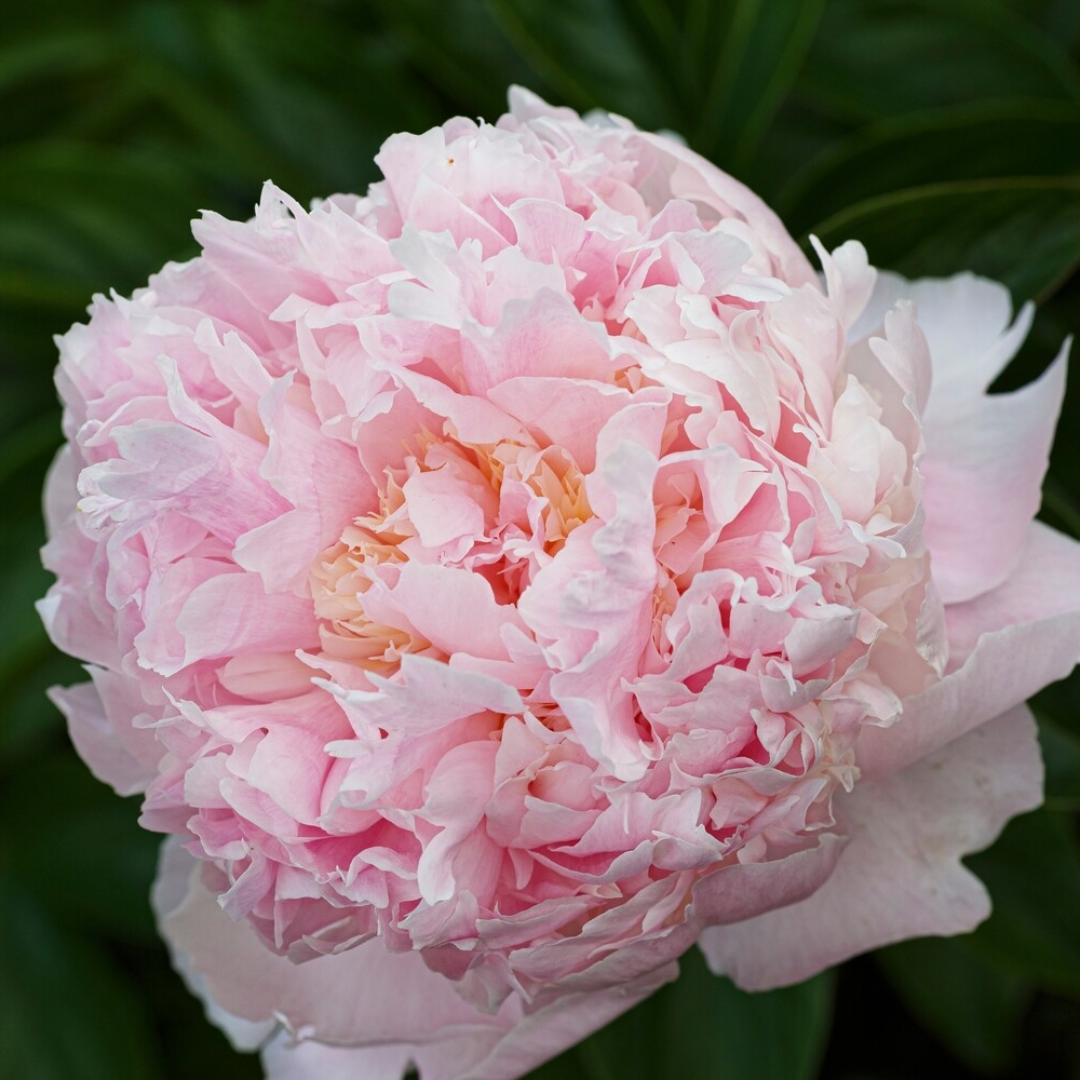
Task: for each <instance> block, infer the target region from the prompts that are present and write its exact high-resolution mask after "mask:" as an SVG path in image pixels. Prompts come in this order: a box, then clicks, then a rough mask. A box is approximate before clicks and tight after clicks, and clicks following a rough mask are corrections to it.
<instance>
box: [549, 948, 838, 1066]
mask: <svg viewBox="0 0 1080 1080" xmlns="http://www.w3.org/2000/svg"><path fill="white" fill-rule="evenodd" d="M679 966H680V975H679V978H678V979H677V980H676V981H675V982H674V983H670V984H668V985H667V986H665V987H663V988H662V989H661V990H659V991H658V992H657V993H656V994H654V995H653V996H652V997H651V998H649V999H648V1000H647V1001H644V1002H642V1004H640V1005H638V1006H637V1007H636V1008H634V1009H632V1010H631V1011H630V1012H628V1013H625V1014H624V1015H623V1016H621V1017H619V1018H618V1019H617V1020H615V1021H614V1022H613V1023H611V1024H609V1025H608V1026H607V1027H606V1028H604V1029H603V1030H602V1031H599V1032H597V1033H596V1034H595V1035H593V1036H591V1037H590V1038H588V1039H586V1040H585V1041H584V1042H583V1043H581V1044H580V1045H579V1046H577V1047H576V1048H575V1049H574V1050H572V1051H570V1052H568V1053H566V1054H564V1055H562V1056H561V1057H560V1058H558V1059H556V1060H555V1061H553V1062H551V1063H550V1064H549V1065H547V1066H544V1068H543V1069H540V1070H538V1072H537V1073H535V1074H533V1075H534V1076H535V1077H536V1080H559V1078H562V1077H565V1078H568V1080H569V1078H578V1080H656V1078H657V1077H661V1076H663V1077H667V1076H672V1077H679V1078H680V1080H714V1078H718V1077H719V1078H721V1080H775V1078H777V1077H783V1078H784V1080H812V1078H813V1077H815V1076H816V1075H817V1069H818V1065H819V1064H820V1061H821V1056H822V1054H823V1052H824V1048H825V1043H826V1040H827V1039H828V1035H829V1028H830V1025H831V1022H832V1001H833V992H834V978H833V975H832V973H831V972H830V973H826V974H824V975H819V976H818V977H817V978H814V979H810V980H809V981H808V982H804V983H802V984H800V985H799V986H792V987H788V988H787V989H784V990H773V991H770V992H769V993H763V994H747V993H745V992H743V991H742V990H739V989H737V988H736V987H735V986H734V985H733V984H732V983H731V982H730V981H729V980H728V979H725V978H720V977H718V976H716V975H713V974H712V973H711V972H710V971H709V969H708V968H707V967H706V965H705V961H704V959H703V957H702V955H701V953H700V952H699V951H698V950H697V949H691V950H690V951H689V952H688V953H687V954H686V955H685V956H684V957H683V958H682V960H681V961H680V964H679ZM778 1032H782V1033H783V1034H782V1037H778V1036H777V1033H778Z"/></svg>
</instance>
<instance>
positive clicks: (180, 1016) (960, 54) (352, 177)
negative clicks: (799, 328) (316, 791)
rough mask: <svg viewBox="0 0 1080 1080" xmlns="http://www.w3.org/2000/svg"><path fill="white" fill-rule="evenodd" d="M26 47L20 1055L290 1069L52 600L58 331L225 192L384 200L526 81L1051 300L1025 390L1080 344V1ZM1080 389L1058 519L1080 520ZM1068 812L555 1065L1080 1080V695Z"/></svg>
mask: <svg viewBox="0 0 1080 1080" xmlns="http://www.w3.org/2000/svg"><path fill="white" fill-rule="evenodd" d="M0 33H2V37H0V379H2V383H0V487H2V494H0V505H2V506H3V508H4V510H3V513H4V517H3V533H2V535H3V552H4V558H3V559H2V560H0V596H2V597H3V618H2V619H0V709H2V711H3V716H2V719H0V927H2V928H3V931H2V933H0V1002H3V1005H2V1007H0V1063H2V1064H0V1072H2V1073H3V1075H4V1076H5V1077H10V1078H12V1080H127V1078H132V1080H165V1078H169V1080H188V1078H191V1077H206V1078H210V1080H213V1078H216V1077H218V1076H230V1077H236V1078H243V1077H248V1076H250V1077H256V1076H258V1075H259V1069H258V1065H257V1061H256V1059H254V1058H251V1057H244V1058H241V1057H239V1056H237V1055H235V1054H233V1052H232V1051H231V1050H230V1049H229V1047H228V1046H227V1044H226V1042H225V1040H224V1038H223V1037H222V1036H220V1035H219V1034H218V1033H217V1032H216V1031H215V1030H214V1029H212V1028H211V1027H210V1026H209V1025H208V1024H206V1023H205V1021H204V1020H203V1018H202V1015H201V1010H200V1007H199V1005H198V1004H197V1003H196V1002H195V1001H194V1000H193V999H191V998H189V997H188V995H187V993H186V991H185V990H184V989H183V987H182V986H181V984H180V982H179V980H178V978H177V977H176V976H174V975H173V973H172V972H171V970H170V968H169V966H168V961H167V958H166V955H165V952H164V949H163V947H162V945H161V944H160V943H159V942H158V940H157V937H156V934H155V931H154V927H153V923H152V920H151V917H150V913H149V908H148V903H147V890H148V887H149V883H150V880H151V877H152V874H153V869H154V861H155V854H156V848H157V843H158V838H157V837H155V836H151V835H149V834H145V833H143V832H141V831H140V830H139V828H138V827H137V825H136V824H135V818H136V814H137V806H136V804H135V803H134V802H133V801H131V800H128V801H123V800H120V799H119V798H117V797H116V796H114V795H113V794H112V793H111V792H110V791H109V790H108V789H107V788H105V787H104V786H103V785H100V784H98V783H97V782H96V781H95V780H94V779H93V778H92V777H91V776H90V774H89V772H88V771H87V770H86V768H85V767H84V766H83V765H82V764H81V763H80V762H79V761H78V760H77V759H76V757H75V755H74V753H73V751H72V750H71V748H70V746H69V744H68V742H67V738H66V735H65V732H64V729H63V725H62V722H61V719H60V716H59V715H58V714H57V712H56V711H55V710H54V709H53V707H52V706H51V705H50V704H49V703H48V701H47V700H46V699H45V697H44V690H45V688H46V687H47V686H49V685H51V684H53V683H56V682H61V683H70V682H74V681H78V680H79V678H80V672H79V670H78V666H77V664H75V663H74V662H73V661H71V660H69V659H67V658H65V657H62V656H60V655H58V654H57V653H56V652H55V651H54V650H53V649H52V648H51V647H50V645H49V644H48V642H47V641H46V638H45V635H44V633H43V632H42V630H41V627H40V625H39V623H38V621H37V618H36V616H35V614H34V611H33V609H32V607H31V604H32V601H33V600H34V599H35V598H36V597H38V596H40V595H41V594H42V593H44V591H45V589H46V587H47V585H48V579H47V575H46V574H45V573H44V572H43V571H42V570H41V569H40V564H39V561H38V555H37V549H38V547H39V546H40V544H41V542H42V539H43V537H42V525H41V520H40V514H39V492H40V488H41V481H42V476H43V474H44V471H45V468H46V466H47V464H48V462H49V460H50V457H51V455H52V454H53V452H54V450H55V448H56V446H57V445H58V442H59V428H58V415H59V413H58V408H57V406H56V402H55V398H54V393H53V389H52V383H51V376H52V368H53V364H54V357H55V354H54V347H53V344H52V340H51V335H52V334H53V333H54V332H58V331H63V330H65V329H66V328H67V327H68V326H69V325H70V324H71V323H72V322H73V321H75V320H78V319H80V318H81V317H82V312H83V309H84V308H85V305H86V303H87V302H88V300H89V297H90V294H91V293H92V292H93V291H101V290H107V289H109V288H115V289H117V290H118V291H120V292H122V293H123V292H127V291H129V290H131V289H132V288H133V287H135V286H137V285H139V284H141V283H143V282H144V281H145V279H146V277H147V275H148V274H149V273H150V272H151V271H153V270H154V269H156V268H157V267H159V266H160V265H161V264H162V263H164V262H165V261H166V260H168V259H182V258H186V257H188V256H190V255H192V254H194V252H195V248H194V245H193V242H192V239H191V236H190V233H189V231H188V224H187V223H188V220H189V219H190V218H191V217H192V216H193V215H194V214H195V213H196V211H197V210H199V209H200V208H209V209H214V210H218V211H221V212H223V213H225V214H228V215H232V216H239V217H246V216H248V215H249V214H250V212H251V208H252V206H253V204H254V202H255V199H256V198H257V195H258V191H259V185H260V183H261V181H262V180H264V179H266V178H268V177H273V179H274V180H276V181H277V182H278V183H279V184H281V185H282V186H284V187H285V188H287V189H289V190H290V191H291V192H292V193H293V194H295V195H296V196H298V197H299V198H301V199H310V198H311V197H313V196H317V195H325V194H329V193H331V192H333V191H339V190H357V189H360V188H362V187H363V186H364V185H366V184H367V183H368V182H369V181H371V180H372V179H374V178H375V173H374V167H373V165H372V160H371V159H372V155H373V154H374V152H375V150H376V149H377V147H378V145H379V143H380V142H381V141H382V139H383V138H385V137H386V136H387V135H389V134H390V133H391V132H394V131H398V130H414V131H416V130H422V129H424V128H426V127H429V126H431V125H432V124H434V123H437V122H439V121H441V120H442V119H444V118H445V117H446V116H449V115H451V114H453V113H459V112H460V113H466V114H470V115H473V116H477V115H479V116H483V117H485V118H487V119H490V120H494V119H495V118H496V117H497V116H498V114H499V113H500V112H501V111H502V108H503V102H504V93H505V87H506V86H507V84H509V83H511V82H520V83H522V84H524V85H526V86H529V87H531V88H533V89H535V90H537V91H539V92H540V93H542V94H544V95H545V96H547V97H549V98H550V99H551V100H554V101H557V102H560V103H566V104H570V105H573V106H575V107H577V108H579V109H589V108H593V107H598V106H602V107H604V108H607V109H611V110H613V111H616V112H619V113H622V114H624V115H626V116H629V117H631V118H632V119H633V120H635V121H636V122H637V123H639V124H640V125H642V126H645V127H651V128H669V129H672V130H674V131H677V132H680V133H681V134H682V135H683V136H684V137H685V138H686V139H687V140H688V141H689V143H690V145H691V146H693V147H694V148H696V149H697V150H699V151H701V152H702V153H704V154H706V155H708V156H709V157H710V158H712V159H713V160H714V161H716V162H718V163H719V164H720V165H721V166H723V167H724V168H726V169H728V170H729V171H731V172H733V173H734V174H735V175H737V176H738V177H740V178H741V179H744V180H746V181H747V182H748V183H750V184H751V185H752V186H753V187H754V188H755V189H756V190H757V191H758V192H760V193H761V194H762V195H763V196H764V197H765V198H766V199H767V200H768V201H769V202H771V203H772V204H773V206H775V207H776V208H777V209H778V210H779V211H780V213H781V214H782V215H783V216H784V218H785V220H786V221H787V223H788V225H789V227H790V228H791V230H792V232H793V233H794V234H795V235H796V236H799V237H800V238H802V239H803V240H804V241H805V237H806V235H807V233H808V232H810V231H814V232H816V233H817V234H818V235H819V236H821V237H822V239H823V240H825V241H826V242H827V243H830V244H835V243H837V242H839V241H840V240H843V239H846V238H848V237H856V238H858V239H861V240H862V241H863V242H864V243H865V244H866V245H867V247H868V248H869V251H870V256H871V259H872V261H873V262H875V263H877V264H878V265H881V266H886V267H890V268H893V269H896V270H899V271H901V272H903V273H906V274H908V275H919V274H947V273H952V272H955V271H958V270H961V269H965V268H972V269H975V270H977V271H980V272H982V273H985V274H987V275H990V276H993V277H996V278H999V279H1000V280H1003V281H1005V282H1006V283H1007V284H1008V285H1009V286H1010V288H1011V289H1012V291H1013V295H1014V298H1015V299H1016V301H1017V302H1020V301H1023V300H1025V299H1028V298H1034V299H1036V300H1037V301H1038V302H1039V305H1040V314H1039V316H1038V318H1037V321H1036V325H1035V329H1034V331H1033V334H1032V336H1031V340H1030V341H1029V343H1028V344H1027V345H1026V346H1025V348H1024V351H1023V353H1022V355H1021V357H1020V359H1019V360H1018V361H1017V362H1016V363H1015V364H1014V365H1013V367H1012V368H1011V369H1010V371H1009V373H1007V374H1006V375H1005V376H1004V377H1003V379H1002V381H1001V385H1002V386H1003V387H1007V386H1008V387H1011V386H1015V385H1019V384H1020V383H1021V382H1024V381H1027V380H1028V379H1029V378H1031V377H1032V376H1033V375H1035V374H1037V373H1038V372H1039V371H1040V370H1041V369H1042V367H1043V366H1045V364H1046V363H1047V362H1048V360H1049V359H1050V357H1051V356H1052V355H1053V353H1054V352H1055V351H1056V349H1057V347H1058V345H1059V343H1060V341H1061V340H1062V338H1063V337H1065V336H1066V335H1067V334H1068V333H1069V332H1070V331H1076V330H1077V329H1078V328H1080V274H1078V273H1077V272H1076V271H1077V266H1078V262H1080V3H1078V2H1077V0H725V2H709V0H367V2H355V3H347V2H344V0H311V2H307V3H302V2H291V3H286V2H281V0H250V2H241V0H226V2H205V3H178V2H173V3H169V2H165V0H107V2H106V0H38V2H36V3H31V4H24V5H6V6H5V10H4V13H3V30H2V32H0ZM1078 387H1080V379H1076V378H1074V379H1073V383H1072V387H1071V389H1070V392H1069V397H1068V401H1067V404H1066V411H1065V416H1064V419H1063V423H1062V427H1061V429H1060V434H1059V438H1058V442H1057V448H1056V450H1055V457H1054V461H1053V464H1052V468H1051V475H1050V478H1049V480H1048V482H1047V485H1046V498H1045V502H1044V506H1043V511H1042V516H1043V517H1044V518H1045V519H1046V520H1047V521H1049V522H1050V523H1051V524H1053V525H1055V526H1057V527H1058V528H1061V529H1064V530H1066V531H1069V532H1071V533H1072V534H1073V535H1074V536H1077V535H1080V440H1078V438H1077V428H1078V425H1080V393H1078ZM1035 706H1036V709H1037V712H1038V714H1039V719H1040V724H1041V726H1042V737H1043V742H1044V749H1045V753H1046V758H1047V766H1048V782H1047V803H1046V807H1045V808H1044V809H1042V810H1039V811H1037V812H1035V813H1032V814H1029V815H1026V816H1025V817H1023V818H1020V819H1018V820H1016V821H1015V822H1013V824H1011V825H1010V826H1009V828H1008V829H1007V830H1006V832H1005V834H1004V835H1003V837H1002V839H1001V840H1000V841H999V842H998V843H997V844H996V845H995V846H994V847H993V848H992V849H991V850H990V851H989V852H986V853H983V854H980V855H978V856H976V857H974V858H972V859H971V860H970V865H971V866H972V867H973V869H975V870H976V872H977V873H979V874H980V876H982V878H983V879H984V880H985V881H986V882H987V884H988V885H989V887H990V890H991V893H992V895H993V898H994V903H995V911H994V915H993V916H992V917H991V918H990V920H989V921H988V922H987V923H986V924H984V925H983V926H982V927H981V928H980V929H979V930H978V931H977V932H976V933H974V934H971V935H968V936H966V937H963V938H958V939H952V940H926V941H916V942H910V943H907V944H904V945H901V946H898V947H894V948H890V949H887V950H884V951H882V952H880V953H878V954H877V955H875V956H873V957H868V958H861V959H859V960H856V961H854V962H852V963H850V964H847V965H845V966H844V967H843V968H841V969H840V970H839V971H838V972H837V973H831V974H829V975H826V976H824V977H819V978H817V979H814V980H811V981H810V982H809V983H806V984H804V985H803V986H800V987H796V988H793V989H790V990H785V991H781V992H777V993H773V994H764V995H755V996H750V995H744V994H740V993H738V992H737V991H735V990H734V989H732V987H731V986H730V985H729V984H727V983H726V982H724V981H722V980H717V979H713V978H712V977H711V976H708V975H707V973H706V972H705V971H704V967H703V965H702V964H701V962H700V961H698V960H697V959H696V957H689V958H688V959H687V961H686V963H685V965H684V969H685V970H684V976H683V978H682V979H681V980H680V981H679V983H677V984H676V985H674V986H672V987H669V988H667V989H665V990H664V991H663V992H661V993H660V994H659V995H657V997H656V998H654V999H653V1000H652V1001H650V1002H648V1003H646V1004H645V1005H644V1006H642V1007H640V1008H639V1009H637V1010H635V1011H634V1012H633V1013H631V1014H629V1015H628V1016H627V1017H625V1018H624V1019H623V1020H621V1021H618V1022H617V1023H616V1024H615V1025H614V1026H613V1027H612V1028H610V1029H608V1030H607V1031H604V1032H601V1033H599V1034H598V1035H597V1036H595V1037H594V1038H593V1039H590V1040H589V1041H588V1042H586V1043H584V1044H583V1045H582V1046H580V1047H578V1048H576V1049H575V1050H572V1051H570V1052H568V1053H567V1054H565V1055H564V1056H563V1057H562V1058H560V1059H558V1060H557V1061H556V1062H553V1063H552V1064H550V1065H548V1066H546V1067H545V1068H544V1069H542V1070H540V1072H539V1073H537V1074H536V1075H537V1076H542V1077H544V1078H546V1080H559V1078H566V1080H569V1078H583V1080H623V1078H641V1080H645V1078H649V1080H654V1078H657V1077H662V1078H667V1077H679V1078H687V1080H695V1078H705V1077H710V1078H719V1080H811V1078H813V1077H822V1078H828V1080H890V1078H897V1080H899V1078H908V1077H912V1076H925V1075H938V1074H940V1075H947V1076H950V1077H957V1078H961V1080H963V1078H968V1077H981V1076H991V1077H1008V1078H1017V1080H1019V1078H1021V1077H1022V1078H1025V1080H1026V1078H1030V1077H1038V1078H1048V1080H1057V1078H1062V1080H1070V1078H1072V1080H1080V847H1078V830H1077V821H1078V810H1080V707H1078V706H1080V680H1078V679H1077V678H1076V677H1074V678H1073V679H1072V680H1069V681H1067V682H1065V683H1062V684H1059V685H1058V686H1056V687H1054V688H1051V689H1050V690H1048V691H1046V692H1044V693H1043V694H1042V695H1041V696H1040V697H1039V698H1038V699H1037V700H1036V702H1035Z"/></svg>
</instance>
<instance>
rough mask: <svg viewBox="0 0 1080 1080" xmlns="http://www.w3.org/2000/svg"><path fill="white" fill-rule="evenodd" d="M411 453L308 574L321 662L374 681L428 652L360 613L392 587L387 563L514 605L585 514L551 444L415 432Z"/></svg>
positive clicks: (575, 476)
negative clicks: (457, 572)
mask: <svg viewBox="0 0 1080 1080" xmlns="http://www.w3.org/2000/svg"><path fill="white" fill-rule="evenodd" d="M410 449H411V450H414V452H412V453H410V454H409V455H408V456H407V457H406V459H405V461H404V462H403V464H402V465H401V466H399V467H396V468H388V469H387V470H386V472H385V479H384V482H383V484H382V486H381V488H380V491H379V506H378V509H377V510H374V511H372V512H370V513H368V514H365V515H362V516H360V517H357V518H355V519H354V521H353V522H352V523H351V524H350V525H348V526H347V527H346V528H345V530H344V531H343V533H342V535H341V538H340V539H339V540H338V541H337V542H335V543H334V544H331V545H330V547H328V548H326V549H325V550H324V551H322V552H321V553H320V554H319V556H318V557H317V558H316V559H315V561H314V563H313V564H312V567H311V573H310V587H311V594H312V598H313V600H314V604H315V614H316V616H317V617H318V618H319V619H320V620H321V622H322V625H321V627H320V635H321V638H322V646H323V650H324V652H325V653H326V655H328V656H329V657H332V658H334V659H339V660H344V661H347V662H350V663H352V664H355V665H357V666H359V667H361V668H363V669H364V670H366V671H370V672H374V673H377V674H380V675H389V674H392V673H393V672H394V671H395V670H397V667H398V665H399V663H400V661H401V657H402V655H403V654H404V653H409V652H411V653H420V652H428V653H430V652H432V650H433V646H432V645H431V643H430V642H429V641H428V640H427V639H426V638H424V637H423V636H422V635H420V634H418V633H417V632H416V631H415V630H413V629H412V628H411V627H407V626H405V627H402V626H395V625H391V624H389V623H388V622H387V621H386V620H385V619H384V618H382V617H380V616H379V615H377V614H376V613H375V612H374V610H373V605H371V604H370V603H369V604H365V594H367V593H368V592H369V590H370V589H371V588H372V586H373V585H374V584H375V583H376V581H380V582H381V583H382V584H384V585H386V586H388V587H392V586H393V584H394V581H395V579H396V570H395V567H396V566H400V565H401V564H403V563H405V562H407V561H409V560H410V559H417V560H419V561H421V562H425V563H439V564H441V565H444V566H455V567H461V568H463V569H466V570H469V571H472V572H478V573H482V574H483V575H484V577H485V578H487V579H488V581H489V582H490V583H491V584H492V587H493V588H494V589H495V591H496V594H497V595H498V596H499V599H500V602H503V603H512V602H513V601H515V600H516V599H517V597H518V596H520V594H521V592H522V591H523V590H524V589H525V588H526V587H527V585H528V584H529V582H530V581H531V580H532V577H533V575H534V574H535V573H536V571H537V570H538V569H539V568H540V566H541V565H543V564H544V563H545V562H547V561H550V559H551V558H552V557H554V556H555V555H557V554H558V553H559V552H560V551H561V550H562V549H563V547H565V545H566V542H567V538H568V537H569V536H570V534H571V533H572V532H573V531H574V530H575V529H577V528H578V527H580V526H581V525H582V524H584V523H585V522H586V521H588V520H589V519H590V518H591V517H592V516H593V513H592V509H591V507H590V506H589V500H588V495H587V493H586V489H585V478H584V477H583V476H582V473H581V470H580V469H579V468H578V466H577V464H576V463H575V462H574V460H573V458H572V457H571V456H570V455H569V454H568V453H567V452H566V451H565V450H563V449H561V448H560V447H557V446H551V447H547V448H546V449H540V448H538V447H535V446H523V445H521V444H520V443H516V442H509V441H504V442H499V443H495V444H491V445H474V444H467V443H462V442H459V441H457V440H456V439H452V438H445V437H444V438H439V437H437V436H435V435H432V434H431V433H430V432H428V431H424V432H421V433H420V434H419V435H418V436H416V437H415V439H414V440H413V446H412V447H411V448H410ZM438 655H441V654H438Z"/></svg>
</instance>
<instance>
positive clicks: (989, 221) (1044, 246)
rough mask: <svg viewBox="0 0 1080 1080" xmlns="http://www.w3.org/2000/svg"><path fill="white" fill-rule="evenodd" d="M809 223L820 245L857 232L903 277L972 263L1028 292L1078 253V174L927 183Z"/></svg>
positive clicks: (1042, 286) (1017, 295)
mask: <svg viewBox="0 0 1080 1080" xmlns="http://www.w3.org/2000/svg"><path fill="white" fill-rule="evenodd" d="M812 231H813V232H814V233H815V234H816V235H817V236H818V237H819V238H820V239H821V241H822V243H824V244H825V245H826V247H835V246H837V245H838V244H840V243H842V242H843V241H844V240H848V239H855V240H861V241H862V243H863V244H864V245H865V246H866V249H867V251H868V252H869V254H870V261H871V262H872V263H874V264H875V265H876V266H881V267H885V268H887V269H890V270H895V271H897V272H899V273H901V274H904V275H905V276H907V277H923V276H944V275H947V274H952V273H956V272H957V271H959V270H973V271H974V272H976V273H979V274H983V275H985V276H986V277H990V278H994V279H995V280H997V281H1001V282H1003V283H1004V284H1005V285H1007V286H1008V287H1009V289H1010V290H1011V291H1012V294H1013V297H1014V299H1016V300H1017V301H1020V300H1027V299H1029V298H1031V297H1039V296H1043V295H1045V294H1047V293H1049V292H1050V291H1052V290H1053V289H1054V288H1055V287H1056V286H1057V285H1058V284H1059V283H1060V282H1061V281H1062V280H1064V279H1065V278H1066V277H1068V276H1069V274H1070V273H1071V272H1072V270H1073V268H1074V267H1075V266H1076V264H1077V262H1078V260H1080V178H1075V177H1070V178H1061V179H1046V180H1043V179H1018V180H982V181H967V182H963V183H949V184H931V185H928V186H926V187H919V188H911V189H909V190H907V191H900V192H896V193H895V194H892V195H883V196H880V197H877V198H873V199H867V200H865V201H864V202H860V203H857V204H856V205H855V206H852V207H849V208H848V209H846V210H843V211H841V212H840V213H838V214H835V215H834V216H832V217H831V218H829V219H828V220H826V221H824V222H822V223H821V224H819V225H818V226H817V227H816V228H815V229H813V230H812Z"/></svg>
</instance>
